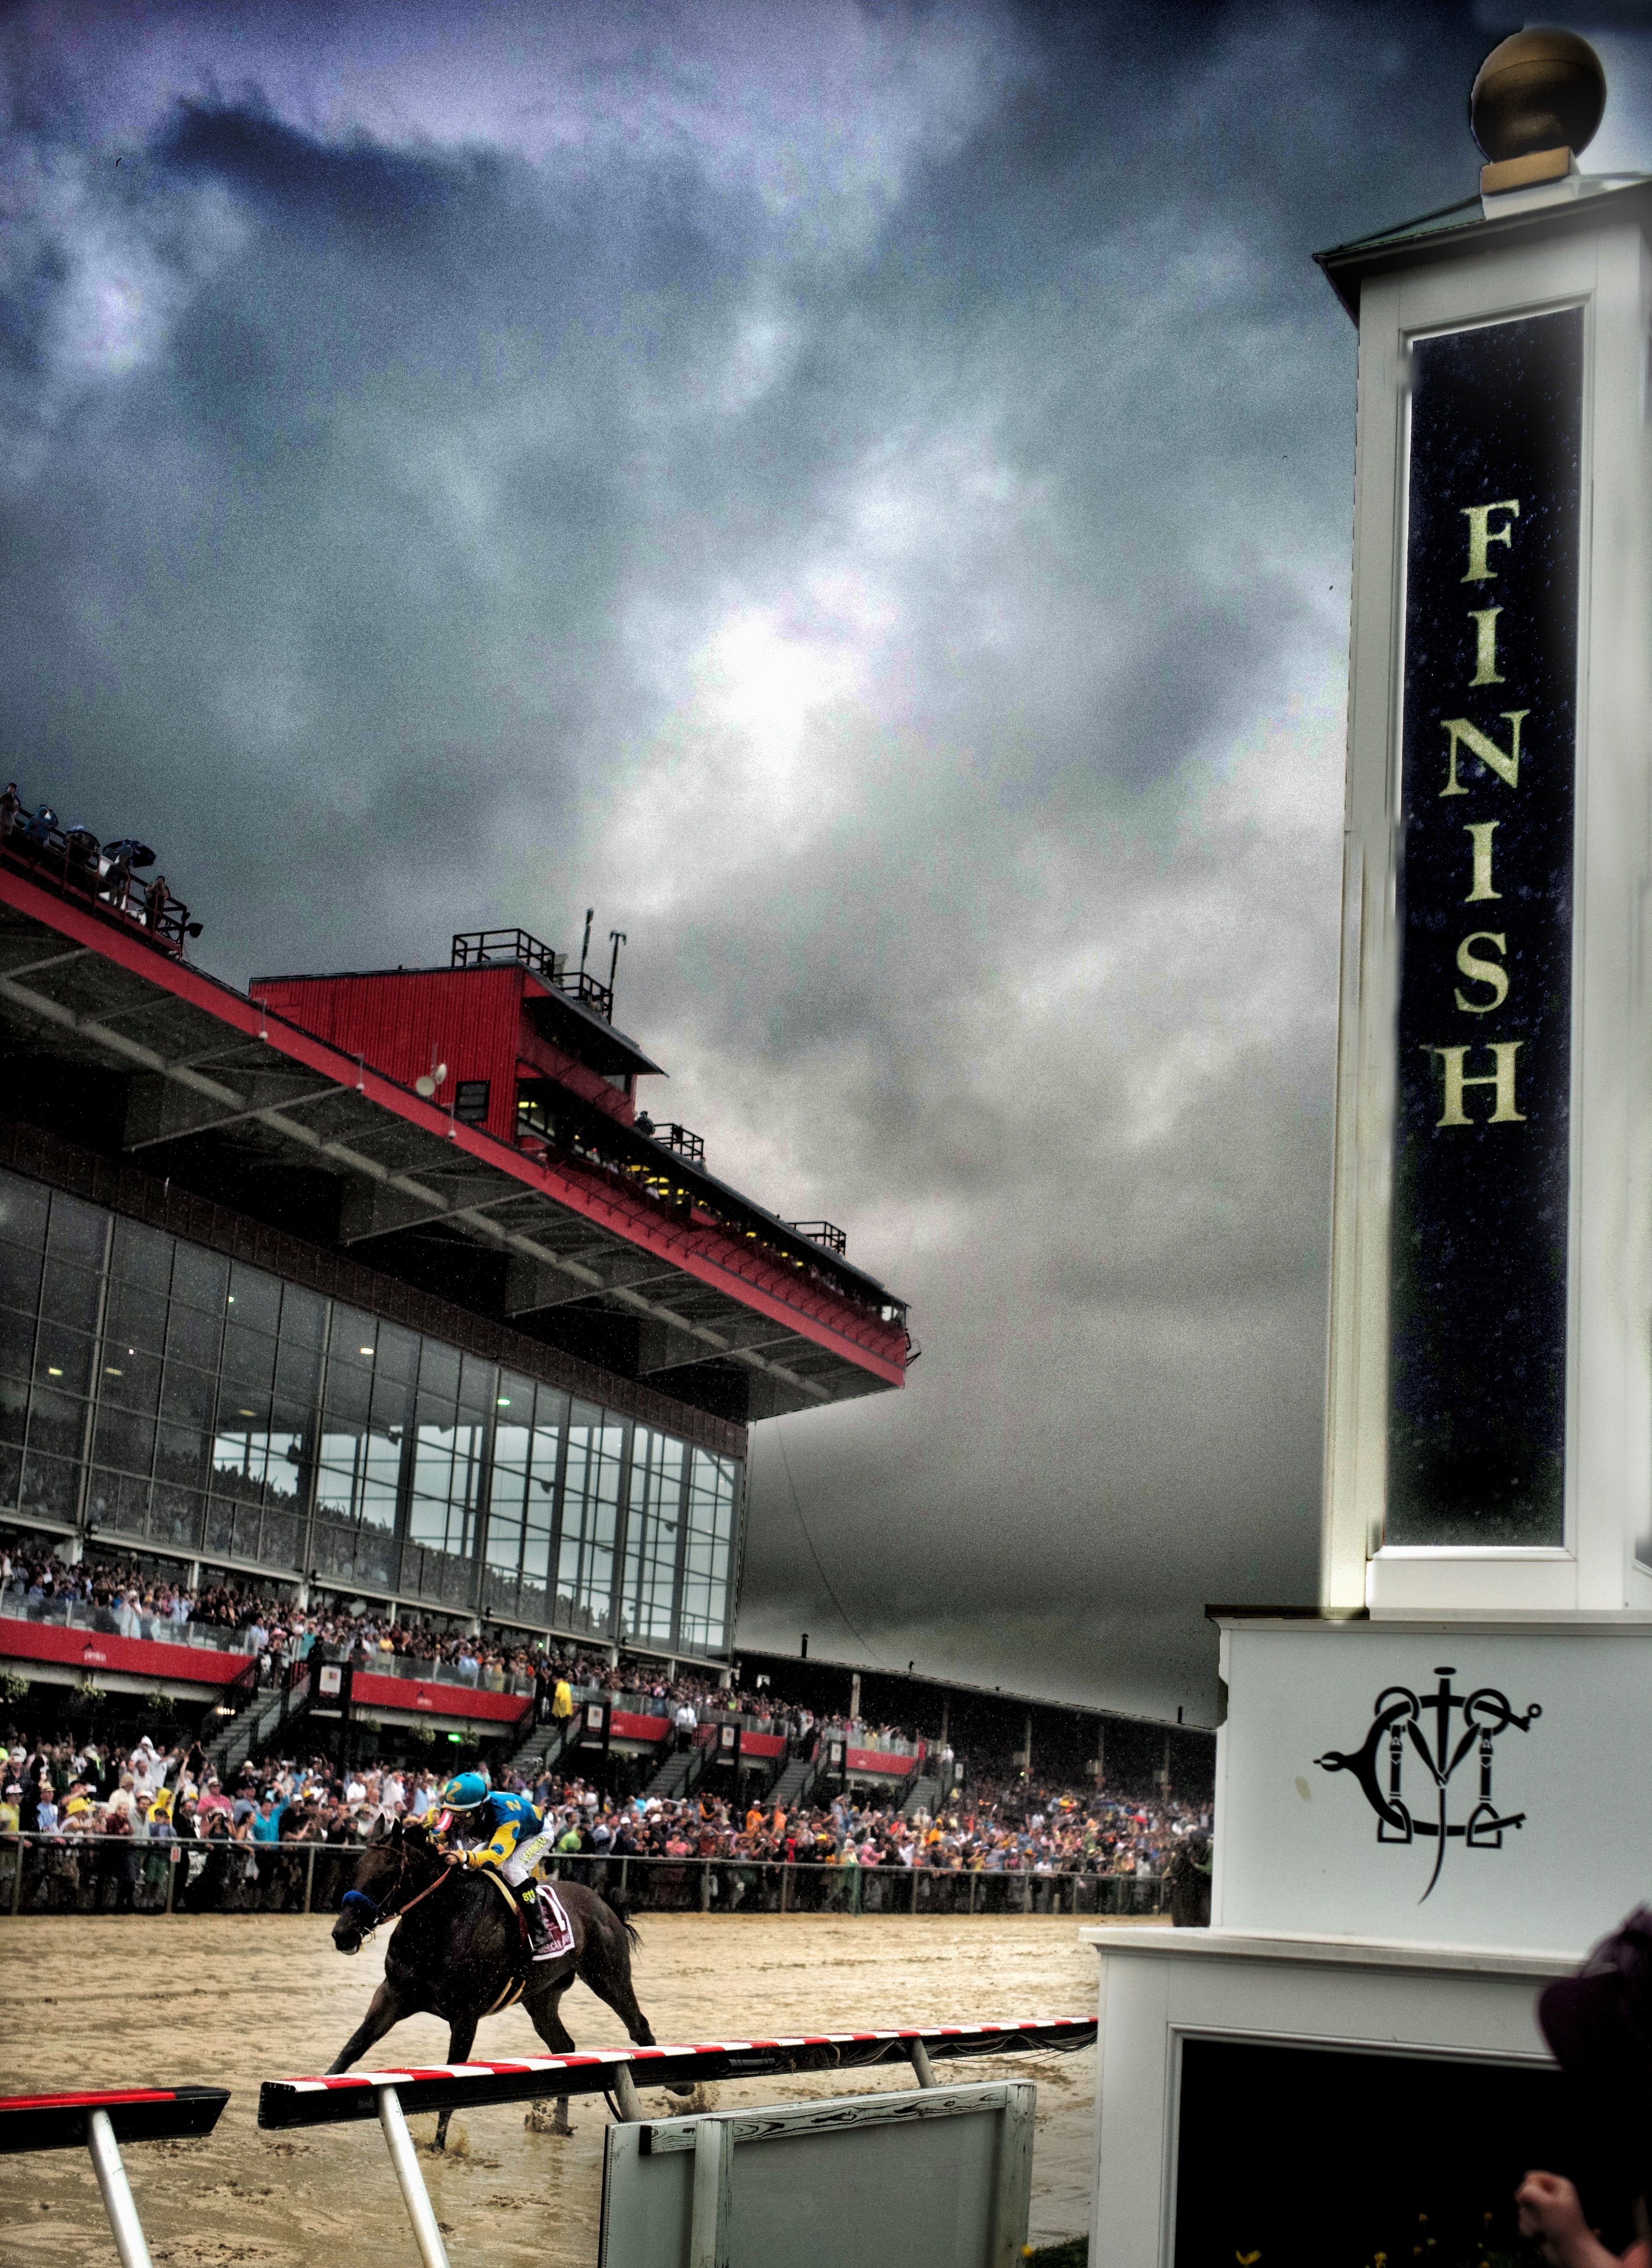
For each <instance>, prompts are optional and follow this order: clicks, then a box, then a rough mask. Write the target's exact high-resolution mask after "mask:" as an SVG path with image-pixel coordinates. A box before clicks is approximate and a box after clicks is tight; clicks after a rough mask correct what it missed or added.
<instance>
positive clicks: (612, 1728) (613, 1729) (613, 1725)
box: [608, 1709, 671, 1742]
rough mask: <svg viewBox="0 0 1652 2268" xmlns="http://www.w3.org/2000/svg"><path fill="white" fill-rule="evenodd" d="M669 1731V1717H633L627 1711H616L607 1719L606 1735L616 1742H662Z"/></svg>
mask: <svg viewBox="0 0 1652 2268" xmlns="http://www.w3.org/2000/svg"><path fill="white" fill-rule="evenodd" d="M670 1730H671V1719H670V1718H669V1717H634V1716H632V1714H631V1711H630V1710H629V1709H616V1711H615V1712H614V1714H613V1716H612V1717H611V1718H610V1719H608V1733H609V1736H610V1738H611V1739H613V1740H616V1741H648V1742H656V1741H663V1740H664V1739H665V1737H666V1734H667V1733H668V1732H669V1731H670Z"/></svg>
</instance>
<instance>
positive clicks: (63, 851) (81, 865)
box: [0, 787, 201, 960]
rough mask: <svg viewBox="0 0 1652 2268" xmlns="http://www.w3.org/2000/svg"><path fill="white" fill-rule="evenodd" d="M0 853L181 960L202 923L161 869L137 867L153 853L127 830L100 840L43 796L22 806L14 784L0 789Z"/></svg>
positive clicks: (151, 861) (151, 858) (32, 876)
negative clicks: (69, 822) (36, 804)
mask: <svg viewBox="0 0 1652 2268" xmlns="http://www.w3.org/2000/svg"><path fill="white" fill-rule="evenodd" d="M0 857H4V861H5V863H6V864H7V865H10V866H12V867H14V868H20V869H22V870H23V871H24V872H26V873H27V874H28V875H29V877H30V879H31V880H33V881H36V882H43V883H45V884H46V885H47V886H48V887H50V888H54V889H55V890H57V891H59V892H60V893H61V894H62V895H63V896H64V897H78V898H85V900H87V902H89V903H91V904H92V905H95V906H96V907H97V908H98V909H99V910H100V912H103V913H107V914H113V915H114V916H115V917H117V918H118V919H119V920H121V921H122V922H123V923H125V924H127V926H128V927H129V928H130V929H132V930H133V931H135V932H136V933H137V934H138V935H139V936H141V937H142V938H144V939H145V941H146V942H147V943H149V944H151V945H154V946H159V947H160V949H161V951H162V952H163V953H170V954H173V955H174V956H175V957H176V958H178V959H180V960H181V959H182V957H183V953H184V948H185V946H186V945H187V944H188V940H189V939H191V938H195V937H199V936H200V934H201V924H200V923H199V922H197V921H191V920H190V918H189V909H188V906H187V905H185V903H184V902H183V901H182V899H181V898H175V897H173V895H172V892H171V891H170V889H168V887H167V886H166V876H165V875H164V874H155V875H152V876H151V878H150V879H149V880H147V881H145V880H144V878H143V876H142V874H141V873H139V871H138V870H139V869H140V868H142V867H144V866H152V865H154V863H155V853H154V852H153V851H151V849H150V848H149V845H148V844H147V843H139V842H138V841H136V838H135V837H133V836H116V837H114V839H113V840H112V841H110V842H108V843H100V842H99V840H98V837H97V836H95V835H94V834H93V833H92V829H91V828H89V827H65V826H64V825H63V821H61V820H60V819H59V818H58V816H57V814H56V813H55V811H54V810H53V809H52V807H51V806H50V805H49V804H47V803H43V804H41V807H40V809H39V810H38V811H33V812H32V811H30V810H28V809H27V808H26V806H24V804H23V803H22V802H21V801H20V800H19V799H18V794H17V791H16V789H15V788H14V787H8V788H6V789H5V790H4V792H0Z"/></svg>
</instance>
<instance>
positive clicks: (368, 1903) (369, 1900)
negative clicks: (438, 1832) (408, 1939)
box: [338, 1843, 454, 1940]
mask: <svg viewBox="0 0 1652 2268" xmlns="http://www.w3.org/2000/svg"><path fill="white" fill-rule="evenodd" d="M407 1849H408V1846H407V1845H406V1844H405V1843H403V1844H402V1845H401V1846H400V1848H399V1849H398V1851H397V1852H396V1867H395V1881H393V1882H392V1883H391V1885H390V1894H389V1896H388V1897H387V1898H383V1899H380V1898H375V1897H373V1896H370V1894H369V1893H368V1892H367V1891H365V1890H346V1891H345V1893H344V1895H343V1897H342V1898H341V1899H340V1900H339V1902H338V1910H339V1911H340V1912H341V1913H349V1914H351V1915H357V1914H359V1915H364V1916H365V1921H364V1922H363V1925H362V1937H363V1939H364V1940H365V1939H367V1938H370V1937H371V1936H372V1933H373V1932H374V1930H376V1929H377V1928H378V1926H379V1925H380V1922H387V1921H400V1920H401V1919H402V1918H403V1916H404V1915H407V1914H410V1913H411V1912H412V1911H413V1909H414V1907H415V1906H417V1905H422V1904H424V1900H425V1899H426V1898H427V1897H429V1896H431V1892H432V1891H435V1890H439V1889H441V1887H442V1884H443V1883H444V1882H446V1881H450V1880H451V1879H452V1877H453V1874H454V1861H453V1860H452V1859H443V1860H442V1862H441V1865H440V1867H439V1869H438V1871H437V1874H436V1879H435V1881H431V1882H426V1883H425V1885H424V1889H422V1890H419V1891H417V1892H416V1893H415V1895H414V1896H412V1897H410V1898H409V1900H408V1902H407V1904H405V1905H404V1906H398V1905H395V1904H393V1903H392V1901H393V1900H394V1899H395V1896H396V1893H397V1892H398V1891H399V1890H400V1889H401V1888H402V1881H403V1880H404V1878H405V1876H406V1874H407Z"/></svg>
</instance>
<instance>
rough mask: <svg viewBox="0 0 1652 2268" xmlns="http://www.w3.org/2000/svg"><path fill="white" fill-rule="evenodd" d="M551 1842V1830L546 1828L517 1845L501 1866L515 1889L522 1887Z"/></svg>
mask: <svg viewBox="0 0 1652 2268" xmlns="http://www.w3.org/2000/svg"><path fill="white" fill-rule="evenodd" d="M550 1844H551V1837H550V1832H549V1829H546V1830H542V1832H541V1833H540V1834H538V1835H530V1836H529V1837H528V1838H527V1841H526V1842H525V1843H519V1844H518V1845H517V1846H516V1848H515V1850H514V1851H513V1852H512V1853H511V1855H510V1857H509V1858H508V1859H505V1861H504V1863H503V1865H502V1866H501V1867H500V1868H499V1872H500V1873H501V1874H503V1875H504V1877H505V1881H507V1882H508V1883H509V1884H510V1886H511V1888H512V1889H513V1890H520V1889H521V1887H522V1885H523V1883H524V1882H525V1881H527V1878H528V1876H529V1875H530V1874H532V1873H533V1871H534V1869H535V1867H537V1866H538V1864H539V1862H540V1860H541V1859H542V1858H543V1857H544V1856H545V1853H546V1852H548V1851H549V1848H550Z"/></svg>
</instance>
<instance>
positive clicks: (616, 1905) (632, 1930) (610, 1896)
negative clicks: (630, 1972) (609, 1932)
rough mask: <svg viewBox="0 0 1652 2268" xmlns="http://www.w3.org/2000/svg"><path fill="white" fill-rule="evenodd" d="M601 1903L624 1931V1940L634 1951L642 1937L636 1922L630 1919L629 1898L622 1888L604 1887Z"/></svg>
mask: <svg viewBox="0 0 1652 2268" xmlns="http://www.w3.org/2000/svg"><path fill="white" fill-rule="evenodd" d="M602 1903H603V1904H604V1905H605V1906H607V1908H608V1911H609V1912H610V1913H611V1914H612V1915H613V1917H614V1918H615V1920H616V1922H618V1924H619V1926H620V1927H621V1928H622V1929H623V1931H624V1933H625V1936H626V1940H627V1941H628V1943H629V1944H630V1945H631V1949H632V1951H633V1952H634V1951H635V1950H636V1948H638V1946H639V1945H640V1944H641V1943H642V1938H641V1936H640V1934H639V1933H638V1928H637V1925H636V1923H635V1922H634V1921H633V1920H632V1919H631V1901H630V1899H629V1898H628V1897H627V1896H626V1895H625V1893H624V1891H623V1890H609V1889H604V1891H603V1893H602Z"/></svg>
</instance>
